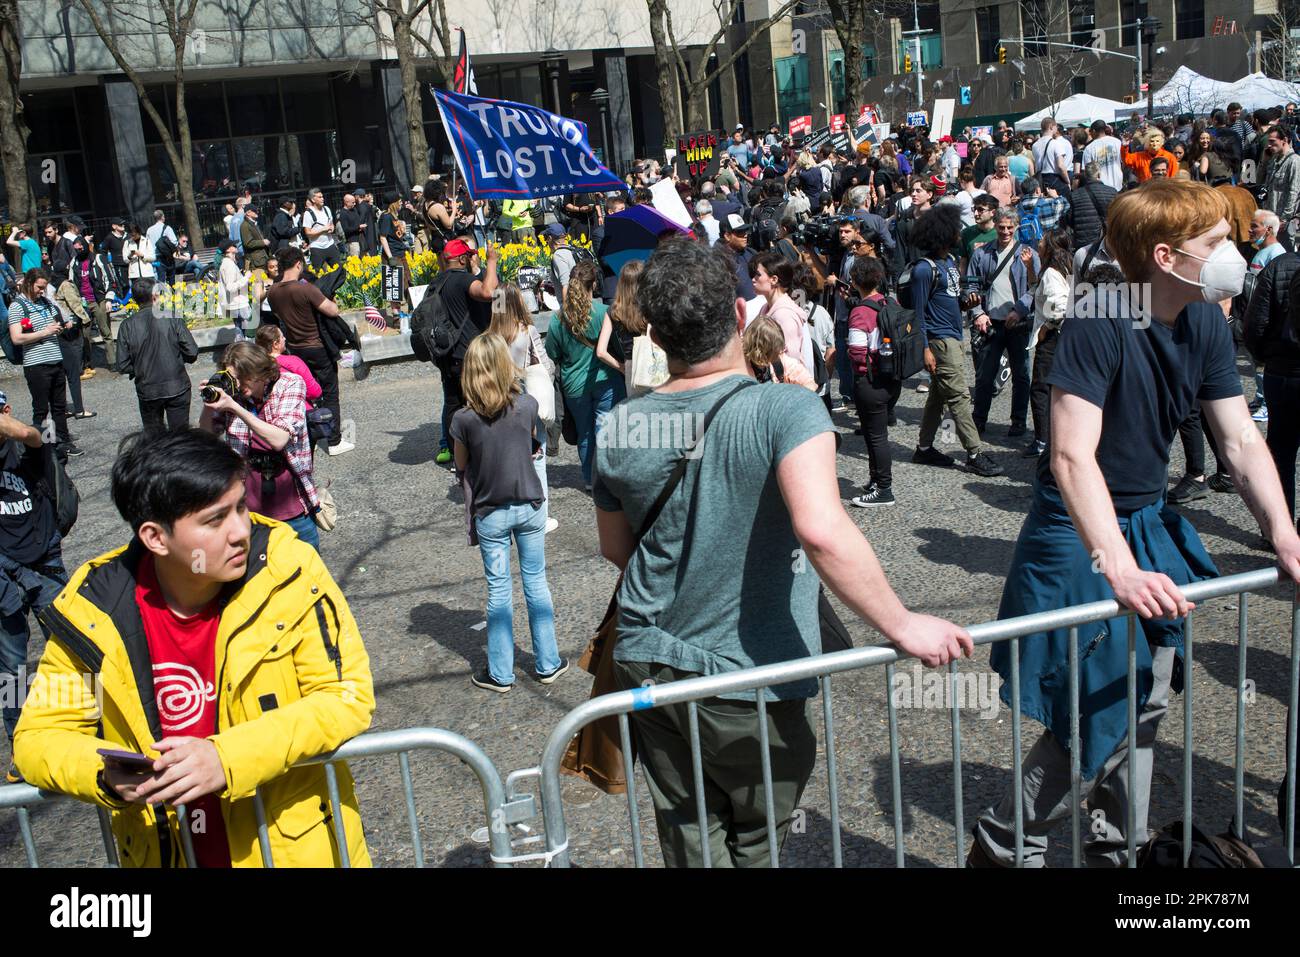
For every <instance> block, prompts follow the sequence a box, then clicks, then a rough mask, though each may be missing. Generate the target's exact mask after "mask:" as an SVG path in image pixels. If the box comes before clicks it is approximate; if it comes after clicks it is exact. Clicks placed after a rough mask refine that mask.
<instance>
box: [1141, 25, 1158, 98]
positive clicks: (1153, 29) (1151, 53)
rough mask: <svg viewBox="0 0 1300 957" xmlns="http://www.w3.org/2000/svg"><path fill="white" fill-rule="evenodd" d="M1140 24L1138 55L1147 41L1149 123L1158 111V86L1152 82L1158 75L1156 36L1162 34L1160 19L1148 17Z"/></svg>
mask: <svg viewBox="0 0 1300 957" xmlns="http://www.w3.org/2000/svg"><path fill="white" fill-rule="evenodd" d="M1138 23H1139V24H1141V26H1142V36H1141V38H1140V39H1139V40H1138V45H1137V47H1138V53H1139V54H1140V53H1141V52H1142V41H1143V40H1145V41H1146V45H1147V74H1148V76H1147V119H1148V121H1149V120H1150V119H1151V116H1152V114H1154V113H1155V111H1156V86H1155V84H1154V83H1152V82H1151V80H1152V78H1153V77H1154V76H1155V73H1156V51H1155V43H1156V34H1157V33H1159V32H1160V18H1159V17H1147V18H1145V19H1143V20H1139V21H1138ZM1139 62H1141V61H1139ZM1138 92H1139V93H1141V92H1142V89H1141V87H1139V88H1138Z"/></svg>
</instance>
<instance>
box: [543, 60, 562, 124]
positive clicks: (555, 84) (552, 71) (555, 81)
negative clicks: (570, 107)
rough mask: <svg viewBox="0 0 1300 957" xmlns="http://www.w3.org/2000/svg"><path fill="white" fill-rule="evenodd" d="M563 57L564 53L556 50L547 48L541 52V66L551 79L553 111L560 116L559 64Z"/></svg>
mask: <svg viewBox="0 0 1300 957" xmlns="http://www.w3.org/2000/svg"><path fill="white" fill-rule="evenodd" d="M565 59H566V57H565V55H564V54H563V53H560V52H559V51H558V50H547V51H546V52H545V53H544V54H542V66H543V67H544V68H545V70H546V75H547V76H548V77H550V80H551V94H552V96H553V97H554V98H555V112H556V114H557V115H560V116H563V115H564V109H563V106H564V105H563V104H562V103H561V102H560V64H561V63H563V62H564V60H565Z"/></svg>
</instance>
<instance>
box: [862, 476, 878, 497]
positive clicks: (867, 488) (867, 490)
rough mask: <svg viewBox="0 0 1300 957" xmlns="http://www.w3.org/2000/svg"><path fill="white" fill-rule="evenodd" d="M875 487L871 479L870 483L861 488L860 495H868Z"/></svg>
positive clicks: (874, 482) (873, 480)
mask: <svg viewBox="0 0 1300 957" xmlns="http://www.w3.org/2000/svg"><path fill="white" fill-rule="evenodd" d="M875 487H876V480H875V479H872V480H871V481H870V482H867V483H866V484H865V485H863V486H862V494H863V495H870V494H871V493H872V491H874V490H875Z"/></svg>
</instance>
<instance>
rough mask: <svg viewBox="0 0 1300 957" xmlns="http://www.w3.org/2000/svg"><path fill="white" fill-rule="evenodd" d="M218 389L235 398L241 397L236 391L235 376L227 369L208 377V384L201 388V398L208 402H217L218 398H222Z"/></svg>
mask: <svg viewBox="0 0 1300 957" xmlns="http://www.w3.org/2000/svg"><path fill="white" fill-rule="evenodd" d="M218 389H220V390H221V391H222V392H224V393H226V395H228V396H230V397H231V398H233V399H235V400H238V398H239V396H238V394H237V393H236V391H235V390H236V385H235V377H234V376H232V375H231V374H230V373H229V372H227V371H226V370H225V369H222V370H221V371H219V372H216V373H213V374H212V375H211V376H209V377H208V381H207V384H206V385H204V386H203V387H202V388H201V389H199V398H201V399H202V400H203V401H204V402H208V403H212V402H216V401H217V399H219V398H221V396H220V394H219V393H218V392H217V390H218Z"/></svg>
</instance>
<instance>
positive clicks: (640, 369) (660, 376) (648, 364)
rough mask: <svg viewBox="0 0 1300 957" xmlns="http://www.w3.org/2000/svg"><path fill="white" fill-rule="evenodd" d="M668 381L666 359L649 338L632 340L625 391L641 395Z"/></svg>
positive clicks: (638, 337)
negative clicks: (630, 359)
mask: <svg viewBox="0 0 1300 957" xmlns="http://www.w3.org/2000/svg"><path fill="white" fill-rule="evenodd" d="M667 381H668V357H667V356H666V355H664V351H663V350H662V349H660V348H659V347H658V346H657V345H655V344H654V343H653V342H651V341H650V337H649V336H637V337H636V338H635V339H633V340H632V361H631V362H629V363H628V366H627V389H628V392H629V393H631V394H632V395H641V394H643V393H645V392H649V391H650V390H651V389H657V388H659V386H661V385H663V384H664V383H665V382H667Z"/></svg>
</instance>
